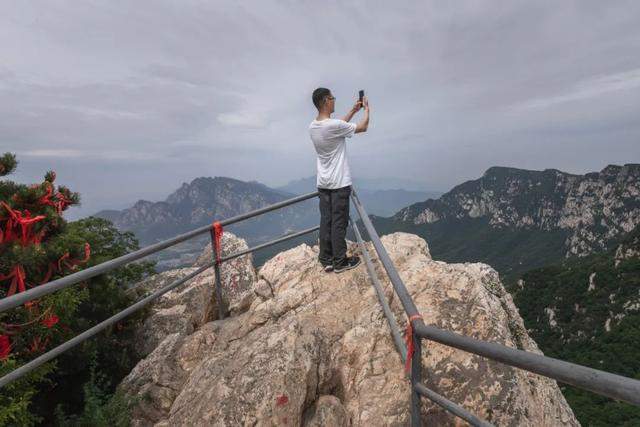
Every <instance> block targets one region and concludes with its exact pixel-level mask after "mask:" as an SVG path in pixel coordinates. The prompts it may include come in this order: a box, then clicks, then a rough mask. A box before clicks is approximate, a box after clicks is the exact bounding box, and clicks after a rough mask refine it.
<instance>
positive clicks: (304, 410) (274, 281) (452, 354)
mask: <svg viewBox="0 0 640 427" xmlns="http://www.w3.org/2000/svg"><path fill="white" fill-rule="evenodd" d="M382 241H383V244H384V246H385V247H386V249H387V251H388V252H389V254H390V256H391V258H392V260H393V261H394V264H395V265H396V267H397V269H398V272H399V274H400V276H401V277H402V279H403V280H404V282H405V284H406V286H407V288H408V290H409V292H410V293H411V295H412V296H413V298H414V300H415V303H416V305H417V306H418V308H419V310H420V311H421V313H422V315H423V316H424V319H425V322H426V323H427V324H433V325H437V326H438V327H442V328H445V329H448V330H452V331H455V332H458V333H461V334H464V335H468V336H472V337H474V338H479V339H484V340H487V341H493V342H499V343H502V344H504V345H507V346H511V347H515V348H521V349H525V350H527V351H533V352H537V353H539V350H538V348H537V346H536V344H535V343H534V342H533V341H532V340H531V339H530V338H529V337H528V335H527V332H526V330H525V329H524V326H523V324H522V320H521V318H520V316H519V315H518V312H517V310H516V308H515V306H514V305H513V302H512V301H511V298H510V296H509V294H508V293H506V292H505V290H504V288H503V286H502V284H501V283H500V281H499V278H498V275H497V273H496V272H495V271H494V270H493V269H491V268H490V267H489V266H486V265H484V264H446V263H443V262H438V261H433V260H432V259H431V257H430V256H429V252H428V248H427V245H426V242H425V241H424V240H422V239H420V238H419V237H417V236H414V235H411V234H406V233H395V234H392V235H389V236H384V237H383V238H382ZM349 247H350V250H351V251H354V252H356V251H357V248H356V246H355V245H354V244H353V243H350V245H349ZM368 248H369V250H370V253H371V254H372V255H375V252H374V251H372V247H371V246H370V245H368ZM317 256H318V248H317V247H309V246H307V245H304V244H303V245H300V246H298V247H296V248H293V249H291V250H288V251H286V252H282V253H280V254H278V255H277V256H276V257H274V258H273V259H271V260H270V261H268V262H267V263H266V264H265V265H264V266H263V267H262V268H261V270H260V272H259V280H257V281H256V282H255V283H254V284H253V286H252V288H251V297H249V298H247V300H248V301H250V302H249V303H246V304H245V305H247V307H246V308H245V309H244V311H243V310H240V311H239V312H238V313H237V315H236V316H233V317H230V318H228V319H225V320H222V321H220V320H218V321H215V322H209V323H206V324H204V325H203V326H201V327H200V328H199V329H197V330H196V332H194V333H193V334H191V335H184V334H180V333H178V334H176V335H170V336H167V337H166V338H164V340H163V341H162V343H161V344H160V346H159V347H158V349H157V350H156V351H154V352H153V353H152V354H150V355H149V357H148V358H147V359H146V360H144V361H142V362H140V364H139V365H138V367H136V369H134V371H133V372H132V373H131V374H130V375H129V376H128V377H127V378H126V379H125V381H124V382H123V384H122V386H123V387H124V389H125V390H126V391H128V392H129V393H130V394H138V395H144V396H146V399H147V400H146V403H145V405H146V406H145V405H141V404H139V405H138V406H136V410H135V411H134V419H133V423H134V424H135V425H157V426H174V425H178V426H181V425H184V426H186V425H189V426H209V425H216V426H226V425H230V426H231V425H233V426H235V425H258V426H266V425H303V426H318V425H331V426H333V425H336V426H342V425H356V426H370V425H371V426H389V425H391V426H401V425H402V426H404V425H407V424H408V423H409V400H410V393H409V390H410V384H409V382H408V380H407V379H406V377H405V374H404V369H403V364H402V362H401V359H400V356H399V355H398V354H397V352H396V351H395V348H394V346H393V342H392V340H391V335H390V333H389V329H388V326H387V323H386V319H385V318H384V316H383V314H382V311H381V308H380V305H379V303H378V301H377V297H376V294H375V292H374V290H373V288H372V286H371V284H370V280H369V278H368V275H367V272H366V270H365V267H364V265H361V266H359V267H357V268H355V269H353V270H349V271H347V272H344V273H340V274H335V273H325V272H324V271H323V269H322V268H321V266H320V264H319V263H318V261H317ZM373 258H374V263H375V265H376V269H377V270H378V273H379V275H380V277H381V278H382V279H383V280H382V281H383V285H384V288H385V289H384V291H385V294H386V295H387V298H388V300H389V301H390V304H391V308H392V310H393V311H394V312H395V314H396V316H397V318H398V320H399V322H400V323H401V325H402V326H403V327H404V326H405V325H406V320H405V318H404V317H405V316H404V314H403V313H404V312H403V311H402V308H401V307H400V305H399V302H398V300H397V297H396V296H395V295H394V294H393V292H392V288H391V285H390V283H389V282H388V280H387V279H386V276H384V275H383V274H381V273H382V272H383V270H382V267H381V266H380V264H379V262H378V261H377V259H376V257H375V256H374V257H373ZM203 342H206V345H203V344H202V343H203ZM423 348H424V350H423V366H424V372H423V378H424V383H425V385H426V386H427V387H429V388H431V389H433V390H434V391H436V392H438V393H440V394H442V395H444V396H445V397H447V398H449V399H450V400H452V401H454V402H457V403H459V404H460V405H462V406H464V407H465V408H467V409H468V410H469V411H471V412H473V413H474V414H477V415H478V416H480V417H483V418H485V419H487V420H488V421H490V422H493V423H494V424H496V425H519V426H520V425H522V426H556V425H577V421H576V420H575V418H574V416H573V413H572V411H571V409H570V408H569V406H568V405H567V403H566V401H565V399H564V397H563V396H562V394H561V392H560V390H559V388H558V386H557V384H556V383H555V381H551V380H548V379H545V378H543V377H540V376H537V375H533V374H529V373H527V372H525V371H521V370H518V369H515V368H510V367H508V366H505V365H501V364H499V363H496V362H492V361H489V360H487V359H484V358H481V357H478V356H474V355H472V354H469V353H465V352H463V351H460V350H455V349H452V348H448V347H446V346H443V345H440V344H436V343H432V342H425V343H424V347H423ZM422 417H423V419H424V422H425V424H427V425H460V423H461V422H460V420H459V419H456V418H455V417H453V416H452V415H450V414H449V413H447V412H446V411H444V410H443V409H441V408H440V407H438V406H436V405H434V404H433V403H431V402H430V401H428V400H424V401H423V406H422Z"/></svg>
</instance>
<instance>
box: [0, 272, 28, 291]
mask: <svg viewBox="0 0 640 427" xmlns="http://www.w3.org/2000/svg"><path fill="white" fill-rule="evenodd" d="M25 278H26V275H25V273H24V268H23V267H22V266H21V265H20V264H17V265H14V266H13V268H12V269H11V273H9V274H7V275H4V274H0V282H1V281H3V280H9V279H11V285H9V290H8V291H7V296H11V295H13V294H15V293H16V289H17V290H19V291H20V292H24V291H26V290H27V288H26V286H25V282H24V280H25Z"/></svg>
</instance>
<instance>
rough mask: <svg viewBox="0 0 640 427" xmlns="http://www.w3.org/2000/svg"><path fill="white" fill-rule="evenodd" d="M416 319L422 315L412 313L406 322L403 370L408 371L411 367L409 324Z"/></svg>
mask: <svg viewBox="0 0 640 427" xmlns="http://www.w3.org/2000/svg"><path fill="white" fill-rule="evenodd" d="M416 319H422V316H421V315H419V314H414V315H413V316H411V317H409V322H408V323H407V329H406V330H405V340H406V344H407V360H406V361H405V364H404V371H405V373H406V372H409V369H410V368H411V359H412V358H413V351H414V348H413V325H412V324H411V322H413V321H414V320H416Z"/></svg>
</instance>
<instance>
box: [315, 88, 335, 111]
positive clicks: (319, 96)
mask: <svg viewBox="0 0 640 427" xmlns="http://www.w3.org/2000/svg"><path fill="white" fill-rule="evenodd" d="M329 95H331V91H330V90H329V89H327V88H324V87H319V88H318V89H316V90H314V91H313V96H312V99H313V105H315V106H316V108H317V109H318V110H320V104H321V103H322V100H323V99H324V97H325V96H329Z"/></svg>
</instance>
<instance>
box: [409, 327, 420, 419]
mask: <svg viewBox="0 0 640 427" xmlns="http://www.w3.org/2000/svg"><path fill="white" fill-rule="evenodd" d="M412 339H413V357H412V358H411V427H421V426H422V421H421V417H420V403H421V400H422V399H421V397H420V394H418V391H417V390H416V386H417V385H418V384H419V383H421V382H422V339H421V338H420V337H419V336H417V334H413V336H412Z"/></svg>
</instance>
